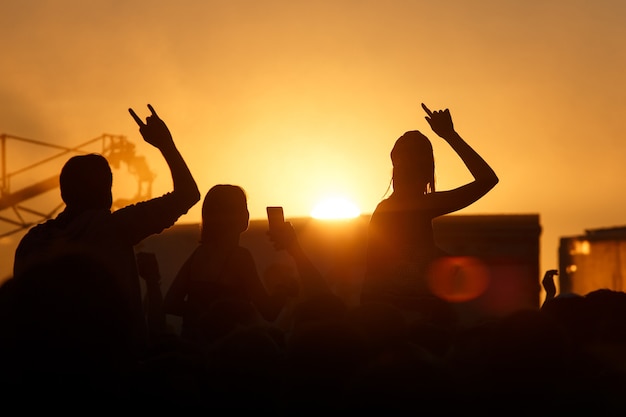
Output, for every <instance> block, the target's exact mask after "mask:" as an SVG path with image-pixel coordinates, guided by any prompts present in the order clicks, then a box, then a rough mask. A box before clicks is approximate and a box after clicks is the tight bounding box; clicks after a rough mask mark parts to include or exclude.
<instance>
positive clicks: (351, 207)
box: [311, 197, 361, 219]
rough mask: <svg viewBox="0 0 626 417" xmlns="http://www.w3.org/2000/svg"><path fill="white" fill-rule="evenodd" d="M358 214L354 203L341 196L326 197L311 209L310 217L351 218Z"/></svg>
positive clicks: (358, 211) (359, 212)
mask: <svg viewBox="0 0 626 417" xmlns="http://www.w3.org/2000/svg"><path fill="white" fill-rule="evenodd" d="M360 214H361V211H360V210H359V208H358V207H357V206H356V204H354V203H353V202H351V201H350V200H348V199H346V198H343V197H331V198H326V199H324V200H322V201H320V202H319V203H318V204H317V205H316V206H315V208H313V211H311V217H313V218H315V219H352V218H355V217H358V216H359V215H360Z"/></svg>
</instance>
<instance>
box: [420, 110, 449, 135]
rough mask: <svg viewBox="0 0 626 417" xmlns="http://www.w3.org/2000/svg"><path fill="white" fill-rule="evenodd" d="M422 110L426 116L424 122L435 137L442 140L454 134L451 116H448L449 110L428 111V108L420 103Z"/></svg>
mask: <svg viewBox="0 0 626 417" xmlns="http://www.w3.org/2000/svg"><path fill="white" fill-rule="evenodd" d="M422 108H423V109H424V111H425V112H426V114H427V115H428V116H426V117H425V119H426V121H427V122H428V124H429V125H430V128H431V129H432V130H433V132H435V133H436V134H437V135H439V136H441V137H442V138H444V139H445V138H447V137H449V136H450V134H453V133H454V124H453V123H452V116H450V110H448V109H445V110H435V111H430V109H429V108H428V107H426V105H425V104H424V103H422Z"/></svg>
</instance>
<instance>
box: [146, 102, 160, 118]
mask: <svg viewBox="0 0 626 417" xmlns="http://www.w3.org/2000/svg"><path fill="white" fill-rule="evenodd" d="M148 109H149V110H150V113H152V115H153V116H155V117H159V115H158V114H157V113H156V112H155V111H154V107H152V104H148Z"/></svg>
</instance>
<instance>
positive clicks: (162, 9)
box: [0, 0, 626, 270]
mask: <svg viewBox="0 0 626 417" xmlns="http://www.w3.org/2000/svg"><path fill="white" fill-rule="evenodd" d="M625 21H626V3H624V2H623V1H621V0H615V1H610V0H598V1H594V2H590V1H583V0H568V1H565V0H560V1H528V2H521V1H517V0H475V1H471V2H469V1H465V0H456V1H446V0H442V1H437V2H432V1H428V2H426V1H418V0H412V1H411V0H404V1H401V0H387V1H384V2H383V1H364V0H339V1H337V0H334V1H326V0H322V1H315V2H306V3H305V2H300V1H288V0H274V1H262V2H259V1H252V0H245V1H243V0H242V1H236V0H222V1H199V0H198V1H179V2H171V1H167V2H166V1H160V0H154V1H150V2H147V1H145V2H144V1H132V2H126V1H100V0H93V1H88V2H85V1H82V0H72V1H68V0H57V1H43V0H24V1H20V2H17V1H12V2H2V3H0V24H1V27H2V32H3V35H2V37H0V51H2V57H3V63H2V66H0V133H5V134H11V135H15V136H21V137H26V138H32V139H37V140H41V141H46V142H53V143H59V144H62V145H64V146H74V145H76V144H78V143H81V142H84V141H86V140H89V139H91V138H95V137H97V136H100V135H101V134H103V133H111V134H119V135H125V136H127V137H128V138H129V139H130V140H132V141H135V142H136V143H137V150H138V153H140V154H141V155H144V156H146V158H148V161H149V164H150V166H151V168H152V169H153V170H155V171H156V172H157V173H158V177H157V179H156V181H155V183H154V192H155V193H156V194H161V193H164V192H167V191H168V190H169V189H170V187H171V182H170V179H169V176H168V174H167V171H166V170H165V168H166V167H165V164H164V163H163V161H162V160H161V158H160V156H159V154H158V152H156V151H155V150H154V149H152V148H151V147H150V146H148V145H145V144H143V143H142V142H141V137H140V135H139V133H138V131H137V127H136V125H135V124H134V122H133V120H132V119H131V118H130V116H129V115H128V112H127V108H128V107H133V108H134V109H135V110H136V111H137V112H138V113H139V114H140V115H141V116H145V115H147V114H148V111H147V108H146V104H147V103H151V104H153V105H154V107H155V108H156V110H157V111H158V112H159V114H160V115H161V116H162V118H163V119H164V120H165V121H166V122H167V123H168V125H169V126H170V129H171V131H172V133H173V134H174V137H175V139H176V140H177V143H178V146H179V149H180V150H181V152H182V154H183V155H184V156H185V157H186V158H187V160H188V162H189V165H190V167H191V169H192V172H193V173H194V174H195V175H196V178H197V181H198V184H199V186H200V188H201V191H202V192H203V193H204V192H206V190H208V189H209V188H210V187H211V186H212V185H214V184H216V183H234V184H238V185H241V186H243V187H244V188H245V189H246V190H247V192H248V194H249V205H250V211H251V215H252V217H253V218H261V217H264V216H265V206H266V205H283V206H284V207H285V214H286V216H287V217H297V216H305V215H308V214H309V212H310V211H311V209H312V208H313V206H314V205H315V204H316V202H318V201H319V200H320V199H321V198H323V197H324V196H326V195H332V194H336V195H344V196H347V197H349V198H351V199H352V200H354V201H355V202H356V203H357V205H358V206H359V207H360V208H361V210H362V212H364V213H370V212H371V211H372V210H373V209H374V207H375V206H376V204H377V203H378V202H379V201H380V199H381V197H382V196H383V194H384V193H385V191H386V189H387V186H388V183H389V179H390V170H391V164H390V160H389V151H390V149H391V147H392V145H393V142H394V141H395V139H396V138H397V137H398V136H400V135H401V134H402V133H403V132H404V131H406V130H413V129H418V130H422V131H423V132H424V133H426V134H427V135H428V136H429V137H430V138H431V139H432V141H433V144H434V148H435V157H436V163H437V178H438V184H437V186H438V189H446V188H450V187H455V186H458V185H461V184H462V183H463V182H464V181H466V180H467V179H468V176H467V173H466V172H465V171H464V170H463V167H462V166H461V165H460V163H459V161H458V159H457V158H456V157H455V155H453V154H452V153H451V152H450V149H449V148H448V146H447V145H446V144H445V143H444V142H443V140H442V139H440V138H438V137H436V135H434V134H433V133H432V132H431V131H430V129H429V127H428V124H427V123H426V121H425V120H424V118H423V112H422V110H421V108H420V103H421V102H424V103H426V104H427V105H428V106H429V107H431V109H438V108H445V107H448V108H449V109H450V111H451V113H452V116H453V120H454V122H455V126H456V128H457V130H458V132H459V133H460V134H461V135H462V136H463V137H464V138H465V139H466V140H467V141H468V142H469V143H470V144H471V145H472V146H474V148H475V149H476V150H477V151H478V152H479V153H481V155H483V157H484V158H485V159H486V160H487V161H488V162H489V163H491V165H492V166H493V168H494V169H495V171H496V173H497V174H498V175H499V177H500V183H499V184H498V185H497V186H496V188H495V189H494V190H493V191H492V192H491V193H489V194H488V195H487V196H485V197H484V198H483V199H482V200H480V201H479V202H477V203H476V204H474V205H473V206H471V207H469V208H467V209H465V210H463V211H462V212H461V213H463V214H470V213H539V214H540V215H541V222H542V226H543V236H542V259H541V265H542V269H544V270H545V269H551V268H556V267H557V266H558V265H557V249H558V239H559V237H561V236H570V235H578V234H581V233H584V230H585V229H591V228H599V227H611V226H616V225H623V224H626V215H624V210H623V207H624V203H625V201H624V197H623V195H622V194H623V193H622V190H624V189H626V187H625V185H626V184H624V183H625V182H626V179H624V175H622V171H623V170H624V168H623V165H624V164H623V159H624V154H626V149H625V148H626V145H625V144H624V141H623V133H622V130H623V128H622V125H623V122H622V120H623V118H624V115H626V87H625V83H624V82H623V81H622V78H623V77H624V76H625V74H626V49H624V48H623V40H624V39H626V26H625V25H624V24H623V23H624V22H625ZM7 153H8V157H9V158H10V159H11V161H13V163H15V161H21V160H22V159H21V158H25V159H26V160H27V159H28V158H30V157H32V156H33V153H31V151H30V150H25V149H24V148H21V147H20V146H17V145H16V146H13V145H10V146H9V147H8V149H7ZM53 171H54V170H53ZM51 174H54V172H52V173H51ZM125 175H126V176H125ZM115 178H116V179H117V181H118V182H124V181H128V182H130V183H132V184H134V181H135V180H134V179H133V178H132V177H129V176H128V175H127V174H125V173H124V172H122V173H119V175H117V176H116V177H115ZM114 181H115V180H114ZM132 186H133V187H134V185H132ZM52 194H53V195H51V196H50V198H51V199H54V198H58V197H57V194H55V193H52ZM199 208H200V205H197V206H196V207H194V209H192V211H190V213H189V214H188V215H187V216H186V217H185V218H183V219H182V220H181V221H184V222H197V221H199V218H200V211H199ZM0 215H2V213H0ZM13 248H14V246H13V243H12V242H9V241H7V240H6V239H5V240H3V245H1V246H0V250H2V251H4V252H8V251H12V250H13Z"/></svg>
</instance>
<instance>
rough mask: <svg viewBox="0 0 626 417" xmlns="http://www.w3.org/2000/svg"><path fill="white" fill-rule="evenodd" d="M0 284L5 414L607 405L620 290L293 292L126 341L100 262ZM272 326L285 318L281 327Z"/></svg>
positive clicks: (232, 303) (615, 363) (580, 408)
mask: <svg viewBox="0 0 626 417" xmlns="http://www.w3.org/2000/svg"><path fill="white" fill-rule="evenodd" d="M22 278H23V279H21V280H9V281H7V283H6V284H5V285H3V286H2V288H1V293H0V308H1V315H0V320H1V327H0V328H1V329H2V332H1V339H0V342H1V343H0V351H1V352H2V358H3V366H2V374H1V375H2V376H1V378H2V391H1V392H2V397H3V403H5V404H13V405H15V406H19V407H20V409H21V410H23V411H24V412H27V411H28V410H35V409H38V410H52V409H57V410H84V411H85V412H86V413H87V412H91V411H97V410H109V409H110V408H113V409H119V407H131V408H130V409H133V410H135V411H150V412H159V411H165V410H170V411H174V410H180V411H182V410H185V409H190V410H198V411H206V412H207V413H211V412H218V413H219V414H220V415H221V414H222V413H226V412H228V413H237V412H240V411H263V412H273V413H275V415H280V414H294V413H296V414H307V413H309V412H310V413H313V412H315V413H318V412H319V413H324V414H326V415H328V414H331V415H332V414H333V413H340V412H341V413H349V412H375V413H376V414H379V413H380V414H382V413H384V414H386V415H388V414H390V415H397V413H411V414H414V415H445V416H447V415H533V416H534V415H548V414H550V415H563V414H569V413H578V415H581V413H582V415H594V416H595V415H620V414H622V413H623V410H624V405H623V403H622V401H623V400H622V398H623V393H624V389H625V388H626V384H625V382H626V379H625V378H624V377H625V376H626V322H625V320H624V317H626V294H625V293H623V292H617V291H611V290H598V291H594V292H592V293H589V294H587V295H585V296H581V295H571V294H570V295H566V294H563V295H559V296H557V297H555V298H553V299H551V300H548V301H546V303H545V304H544V305H543V306H542V307H541V308H537V309H526V310H520V311H517V312H514V313H512V314H509V315H506V316H503V317H493V318H489V319H487V318H485V319H482V320H480V321H477V322H475V323H471V324H467V323H465V324H460V322H459V320H458V317H457V315H456V312H455V311H454V308H453V306H452V305H450V304H448V303H446V302H443V301H442V302H441V303H439V305H438V306H437V307H436V308H433V309H431V311H432V312H433V314H430V315H429V317H428V318H426V317H425V316H423V315H420V314H407V313H408V312H406V311H403V310H401V309H399V308H397V307H395V306H393V305H390V304H385V303H364V304H362V305H359V306H347V305H346V303H344V302H343V301H342V300H341V299H340V298H339V297H337V296H334V295H333V294H330V293H327V294H323V295H317V296H313V297H311V298H308V299H304V300H300V301H299V302H297V303H296V304H295V305H294V306H293V308H291V309H290V312H289V317H288V320H284V318H283V320H282V321H281V323H282V324H281V325H279V324H276V323H272V322H268V321H265V320H263V319H262V318H260V317H259V315H258V313H257V312H256V311H255V309H254V307H253V306H252V305H251V304H250V303H245V302H242V301H240V300H235V299H231V300H224V301H222V302H221V303H220V305H216V306H215V307H214V314H212V315H211V316H210V317H207V318H206V320H205V321H204V322H203V326H204V328H203V330H204V338H197V339H195V340H193V341H191V340H189V339H185V338H182V337H180V335H178V334H177V333H176V332H175V331H173V330H171V328H165V329H164V330H163V331H161V332H153V333H151V334H150V338H149V343H148V345H147V348H146V349H145V350H144V351H142V352H141V353H140V354H139V355H138V354H137V352H136V350H135V349H134V344H133V340H134V339H135V338H134V337H133V335H132V334H130V333H131V331H132V329H133V327H132V326H131V325H129V323H128V320H127V317H128V311H126V310H125V304H124V303H123V302H122V300H121V297H120V295H119V293H118V291H117V290H116V288H115V285H114V284H113V283H114V282H115V281H114V280H113V279H112V278H111V276H110V273H109V272H108V271H107V269H106V268H105V267H103V266H102V265H100V264H98V263H97V262H94V261H92V260H89V259H86V258H84V257H80V256H67V257H61V258H58V259H55V260H53V261H50V262H48V263H47V264H45V265H42V266H41V268H37V269H34V270H32V271H31V272H30V273H29V274H28V275H27V276H24V277H22ZM284 323H289V324H288V325H285V324H284Z"/></svg>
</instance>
